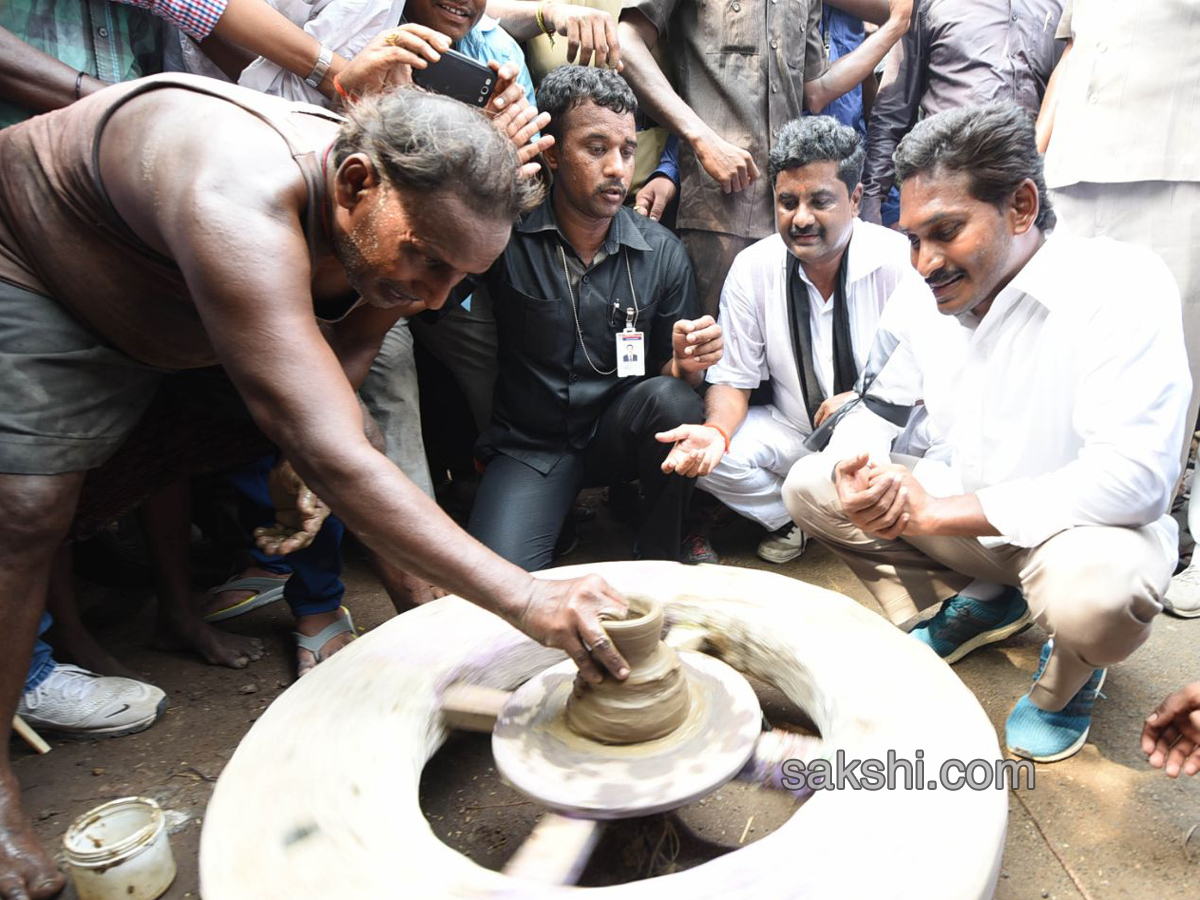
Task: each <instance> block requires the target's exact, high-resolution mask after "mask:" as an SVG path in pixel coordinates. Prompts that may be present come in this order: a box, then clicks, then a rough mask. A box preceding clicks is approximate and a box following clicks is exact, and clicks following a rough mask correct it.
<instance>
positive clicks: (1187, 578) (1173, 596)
mask: <svg viewBox="0 0 1200 900" xmlns="http://www.w3.org/2000/svg"><path fill="white" fill-rule="evenodd" d="M1163 607H1164V608H1165V609H1166V611H1167V612H1169V613H1171V614H1172V615H1175V616H1179V617H1180V618H1181V619H1194V618H1196V617H1197V616H1200V547H1197V549H1196V553H1195V554H1194V555H1193V556H1192V561H1191V563H1189V564H1188V567H1187V568H1186V569H1184V570H1183V571H1182V572H1180V573H1179V574H1178V575H1176V576H1175V577H1174V578H1172V579H1171V584H1170V585H1169V586H1168V587H1167V593H1166V596H1165V597H1163Z"/></svg>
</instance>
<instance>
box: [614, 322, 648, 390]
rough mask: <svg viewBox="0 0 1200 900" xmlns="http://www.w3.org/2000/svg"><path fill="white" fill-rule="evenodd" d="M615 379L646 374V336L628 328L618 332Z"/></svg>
mask: <svg viewBox="0 0 1200 900" xmlns="http://www.w3.org/2000/svg"><path fill="white" fill-rule="evenodd" d="M616 341H617V377H618V378H628V377H629V376H638V377H640V376H642V375H645V374H646V336H645V335H644V334H642V332H640V331H634V330H633V329H632V328H628V329H626V330H625V331H618V332H617V335H616Z"/></svg>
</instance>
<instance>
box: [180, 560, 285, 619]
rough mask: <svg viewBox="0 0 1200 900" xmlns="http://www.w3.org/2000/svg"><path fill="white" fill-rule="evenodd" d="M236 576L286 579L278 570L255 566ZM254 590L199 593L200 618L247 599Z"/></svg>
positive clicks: (281, 581) (282, 581)
mask: <svg viewBox="0 0 1200 900" xmlns="http://www.w3.org/2000/svg"><path fill="white" fill-rule="evenodd" d="M237 578H273V579H276V580H278V581H279V583H280V584H283V583H284V582H286V581H287V580H288V576H287V575H280V574H279V573H278V572H271V571H268V570H267V569H260V568H258V567H257V566H250V567H249V568H247V569H244V570H243V571H242V572H241V574H239V575H238V576H237ZM237 578H231V579H229V580H230V581H236V580H237ZM255 593H256V592H255V591H244V590H243V591H216V592H213V593H206V594H203V595H201V597H200V599H199V613H200V618H201V619H203V618H204V617H205V616H208V615H211V614H212V613H215V612H218V611H220V610H223V609H229V608H231V607H234V606H237V605H238V604H239V603H241V602H242V601H244V600H249V599H250V598H251V597H253V596H254V595H255Z"/></svg>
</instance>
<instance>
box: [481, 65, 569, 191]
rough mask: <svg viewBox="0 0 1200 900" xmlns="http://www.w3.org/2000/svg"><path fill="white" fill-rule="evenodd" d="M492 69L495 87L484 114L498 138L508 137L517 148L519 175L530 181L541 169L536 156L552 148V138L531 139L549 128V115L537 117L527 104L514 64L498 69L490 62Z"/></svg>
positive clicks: (543, 136)
mask: <svg viewBox="0 0 1200 900" xmlns="http://www.w3.org/2000/svg"><path fill="white" fill-rule="evenodd" d="M491 66H492V68H493V69H495V71H496V87H495V88H494V89H493V90H492V96H491V99H490V100H488V103H487V106H485V107H484V110H483V111H484V112H485V113H486V114H487V115H489V116H491V117H492V124H493V125H495V126H496V128H498V129H499V130H500V132H501V134H505V135H507V136H508V139H509V140H511V141H512V142H513V145H514V146H515V147H516V148H517V157H518V158H519V160H520V162H521V174H522V175H524V176H525V177H527V178H529V177H532V176H533V175H536V174H537V171H538V169H539V168H540V164H539V163H538V162H536V160H537V157H538V154H540V153H542V152H544V151H545V150H547V149H548V148H550V147H551V146H553V145H554V138H552V137H551V136H550V135H548V134H543V135H541V136H539V137H537V139H536V140H534V136H535V135H537V134H538V132H539V131H541V130H542V129H543V128H545V127H546V126H547V125H549V124H550V113H539V112H538V111H537V107H535V106H534V105H533V104H532V103H530V102H529V98H528V97H527V96H525V91H524V89H523V88H522V87H521V85H520V84H519V83H518V82H517V80H516V79H517V75H518V73H519V69H518V68H517V66H516V64H515V63H512V62H506V63H505V64H504V65H500V64H499V63H497V62H492V63H491Z"/></svg>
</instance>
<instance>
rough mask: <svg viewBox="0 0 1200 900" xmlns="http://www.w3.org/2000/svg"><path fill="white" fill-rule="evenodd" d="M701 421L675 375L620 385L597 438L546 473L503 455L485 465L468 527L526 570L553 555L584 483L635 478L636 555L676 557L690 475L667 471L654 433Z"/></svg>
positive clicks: (693, 398)
mask: <svg viewBox="0 0 1200 900" xmlns="http://www.w3.org/2000/svg"><path fill="white" fill-rule="evenodd" d="M703 421H704V404H703V402H702V401H701V399H700V397H699V396H698V395H697V394H696V392H695V391H694V390H692V388H690V387H689V386H688V385H687V384H686V383H685V382H683V381H680V380H679V379H678V378H669V377H667V376H658V377H655V378H647V379H646V380H645V381H642V382H640V383H638V384H637V385H635V386H634V387H633V388H631V389H630V390H628V391H626V392H625V393H624V394H622V395H621V396H620V397H618V398H617V399H616V400H614V401H613V402H612V403H611V404H609V406H608V408H607V409H606V410H605V411H604V413H603V414H602V415H601V416H600V423H599V425H598V427H597V429H596V434H595V437H593V438H592V441H591V443H590V444H588V446H587V447H586V448H585V449H583V450H579V451H570V450H569V451H567V452H566V454H564V456H563V458H562V459H561V460H559V462H558V463H557V464H556V465H555V466H554V468H553V469H551V470H550V472H549V473H548V474H545V475H543V474H542V473H541V472H539V471H537V470H536V469H534V468H532V467H531V466H529V465H527V464H525V463H523V462H521V461H519V460H516V459H513V458H512V457H509V456H505V455H503V454H499V455H497V456H496V457H495V458H493V459H492V460H491V461H490V462H489V463H488V465H487V469H486V470H485V471H484V473H483V480H482V481H481V482H480V485H479V492H478V494H477V495H476V498H475V507H474V509H472V511H471V521H470V524H469V526H468V530H469V531H470V532H471V534H472V535H474V536H475V537H476V538H478V539H479V540H480V541H481V542H483V543H484V544H486V545H487V546H488V547H490V548H491V549H492V550H494V551H495V552H496V553H498V554H499V555H500V556H503V557H504V558H505V559H507V560H508V561H509V562H512V563H515V564H517V565H519V566H521V567H522V568H524V569H527V570H529V571H536V570H537V569H543V568H545V567H546V566H548V565H549V564H550V562H551V561H552V559H553V558H554V545H555V543H556V542H557V540H558V534H559V532H560V531H561V530H562V526H563V522H564V521H566V518H567V513H568V512H570V509H571V504H572V503H573V502H574V501H575V497H576V495H577V494H578V493H579V491H580V490H581V489H582V488H585V487H599V486H601V485H605V484H612V483H613V482H617V481H632V480H633V479H635V478H636V479H637V480H638V481H640V482H641V485H642V496H643V499H644V505H643V511H642V522H641V526H640V527H639V529H638V534H637V542H636V544H635V546H634V556H635V557H637V558H639V559H669V560H674V561H678V560H679V559H680V557H681V553H680V549H681V548H680V544H681V542H682V539H683V535H682V533H681V530H682V527H683V516H684V513H685V512H686V510H687V504H688V499H689V498H690V496H691V493H692V489H693V488H694V487H695V484H696V480H695V479H694V478H684V477H682V476H680V475H665V474H663V471H662V468H661V466H662V461H663V460H664V459H665V458H666V455H667V453H668V452H669V451H670V449H671V445H670V444H663V443H660V442H659V441H656V440H655V439H654V435H655V434H657V433H658V432H660V431H667V430H669V429H671V428H674V427H676V426H677V425H682V424H684V423H698V422H703Z"/></svg>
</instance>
